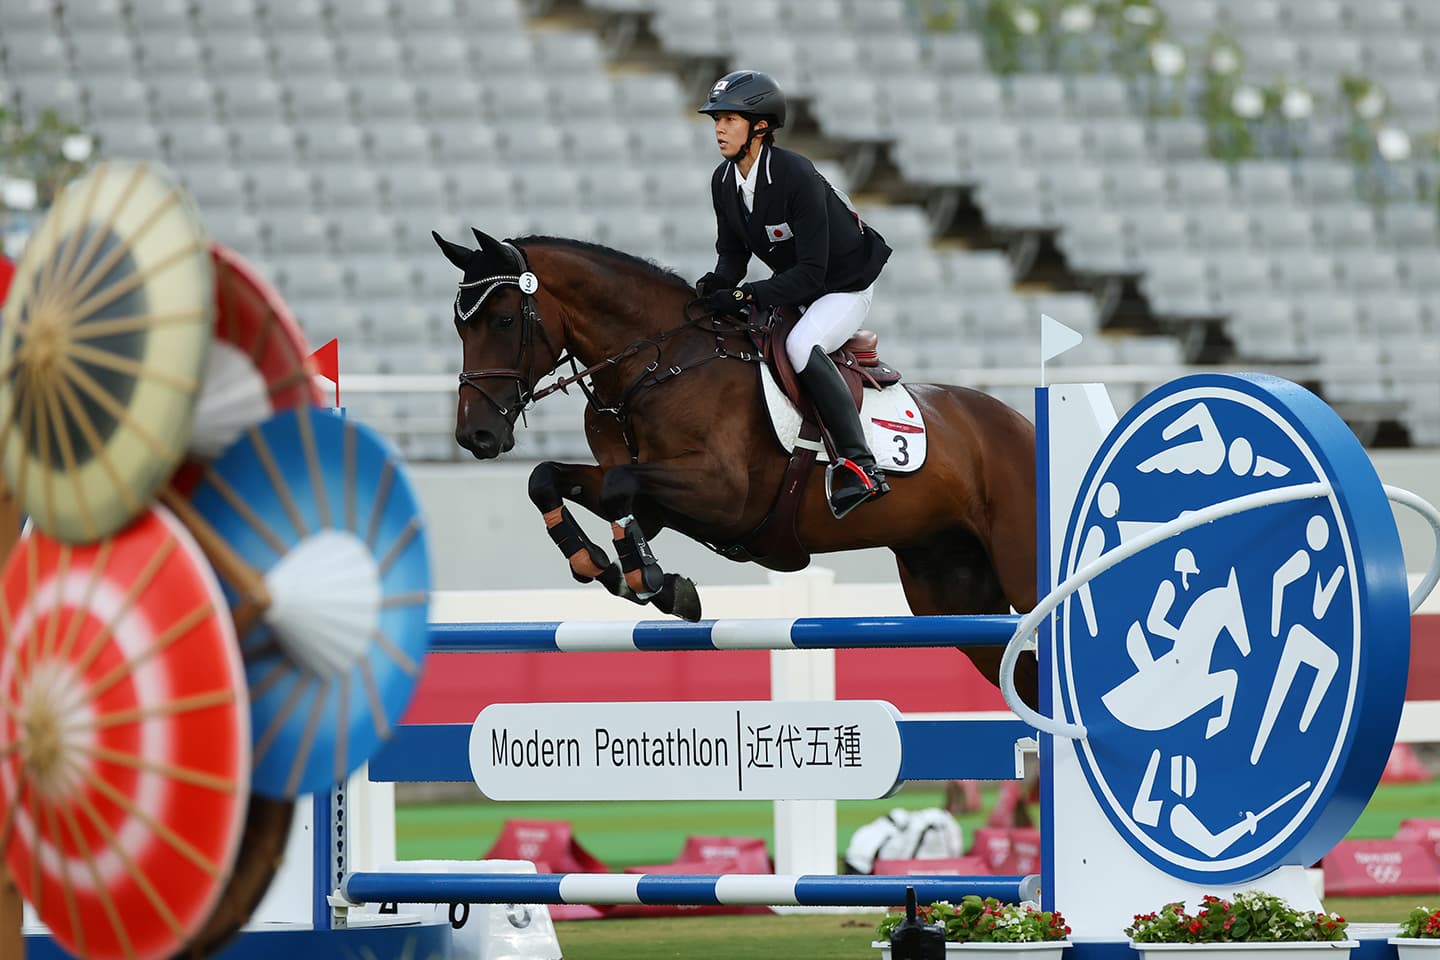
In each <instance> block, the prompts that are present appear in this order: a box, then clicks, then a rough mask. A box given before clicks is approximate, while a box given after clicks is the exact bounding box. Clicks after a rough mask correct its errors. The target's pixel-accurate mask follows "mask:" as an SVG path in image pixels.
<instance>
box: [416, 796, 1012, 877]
mask: <svg viewBox="0 0 1440 960" xmlns="http://www.w3.org/2000/svg"><path fill="white" fill-rule="evenodd" d="M941 803H942V793H941V791H940V789H939V788H938V787H937V788H930V789H925V788H915V789H911V788H906V789H905V790H903V791H902V792H901V793H900V794H899V795H897V796H894V797H891V798H889V799H886V800H844V801H841V802H840V803H839V804H838V805H837V807H836V812H835V819H836V826H837V829H838V831H839V837H840V848H839V849H840V850H841V851H842V853H843V851H844V849H845V846H846V844H847V843H849V841H850V835H851V833H853V832H854V831H855V829H856V828H857V827H860V826H861V825H863V824H866V823H869V822H870V821H871V820H874V819H875V818H876V817H880V816H883V815H884V814H886V813H888V812H889V811H890V810H892V809H894V808H895V807H908V808H910V809H920V808H923V807H935V806H939V805H940V804H941ZM773 817H774V814H773V808H772V805H771V804H770V803H769V802H768V801H744V800H742V801H708V800H694V801H681V802H661V801H627V802H623V803H616V802H606V803H494V802H492V801H489V800H484V799H480V800H477V801H476V802H474V803H466V804H435V805H425V806H402V807H400V808H399V809H398V810H397V811H396V814H395V826H396V835H397V839H396V842H397V845H398V847H399V855H400V857H401V858H402V859H407V860H408V859H429V858H448V859H454V860H472V859H479V858H480V857H483V856H484V855H485V852H486V851H487V850H489V849H490V845H491V844H492V843H494V842H495V838H496V837H498V836H499V835H500V828H501V826H502V825H503V824H504V822H505V820H506V819H516V820H568V821H570V824H571V826H572V827H573V829H574V831H575V836H576V838H577V839H578V840H579V841H580V844H581V845H582V846H583V847H585V849H587V850H589V851H590V852H591V853H593V854H595V856H597V857H599V858H600V859H601V860H602V861H604V862H605V864H607V865H608V866H611V867H614V868H615V869H624V868H625V867H631V866H639V865H643V864H654V863H669V862H670V861H672V860H674V859H675V855H676V854H678V853H679V852H680V848H681V847H682V846H683V845H684V842H685V838H686V837H687V836H690V835H691V834H700V835H705V836H744V837H764V838H765V841H766V843H767V844H770V845H771V848H772V849H773V848H774V841H775V837H774V833H775V831H774V819H773ZM984 818H985V815H984V813H976V814H971V815H967V816H964V817H960V818H959V820H960V826H961V828H962V829H963V830H964V831H965V833H966V835H967V836H969V833H970V831H971V830H973V829H974V828H975V827H976V826H979V825H980V824H981V823H982V822H983V821H984Z"/></svg>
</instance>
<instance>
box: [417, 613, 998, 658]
mask: <svg viewBox="0 0 1440 960" xmlns="http://www.w3.org/2000/svg"><path fill="white" fill-rule="evenodd" d="M1019 623H1020V618H1019V617H1018V616H1014V615H1010V614H985V615H975V616H933V617H801V618H799V619H744V618H737V619H727V620H701V621H699V622H698V623H684V622H680V621H673V620H640V621H636V620H613V621H611V620H595V621H586V620H569V621H558V620H556V621H537V622H531V623H432V624H430V652H431V653H555V652H569V653H574V652H580V651H597V652H598V651H615V650H826V649H837V650H847V649H861V648H887V647H956V646H994V647H1003V646H1005V644H1006V643H1007V642H1008V641H1009V639H1010V637H1011V635H1012V634H1013V633H1014V632H1015V628H1016V626H1018V625H1019Z"/></svg>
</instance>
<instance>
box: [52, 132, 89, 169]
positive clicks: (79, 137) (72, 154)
mask: <svg viewBox="0 0 1440 960" xmlns="http://www.w3.org/2000/svg"><path fill="white" fill-rule="evenodd" d="M94 149H95V141H94V140H92V139H91V138H90V135H89V134H88V133H72V134H70V136H68V137H66V138H65V139H64V140H62V141H60V152H61V153H62V154H64V155H65V159H66V160H69V161H70V162H71V163H84V162H85V161H86V160H89V159H90V154H91V153H92V152H93V151H94Z"/></svg>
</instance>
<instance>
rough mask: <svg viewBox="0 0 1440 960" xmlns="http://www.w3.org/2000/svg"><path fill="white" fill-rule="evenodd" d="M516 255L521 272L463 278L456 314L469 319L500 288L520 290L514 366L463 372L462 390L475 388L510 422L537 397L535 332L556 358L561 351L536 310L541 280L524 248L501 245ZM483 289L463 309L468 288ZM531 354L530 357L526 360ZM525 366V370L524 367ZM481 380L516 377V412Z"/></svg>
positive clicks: (503, 242)
mask: <svg viewBox="0 0 1440 960" xmlns="http://www.w3.org/2000/svg"><path fill="white" fill-rule="evenodd" d="M500 245H501V246H502V247H504V248H505V249H506V250H508V251H509V252H510V254H511V255H512V256H513V257H514V258H515V263H516V266H518V267H519V268H520V269H519V272H518V273H514V274H496V275H495V276H493V277H485V278H484V279H481V280H472V281H470V282H469V283H465V282H464V281H461V283H460V289H459V290H458V291H457V292H456V293H455V316H457V317H458V318H460V320H461V321H462V322H463V321H468V320H469V319H470V318H471V317H473V316H474V315H475V314H476V313H477V312H478V311H479V310H480V308H481V307H482V306H484V304H485V301H486V300H488V299H489V298H490V295H491V294H492V293H494V292H495V291H496V290H498V289H500V288H501V287H518V288H519V289H520V350H519V352H518V353H517V354H516V356H515V366H514V367H496V368H494V369H488V370H462V371H460V390H461V391H462V392H463V391H464V389H465V388H466V387H470V388H472V389H473V390H474V391H475V392H476V393H478V394H480V396H482V397H484V398H485V399H486V400H487V401H488V402H489V403H490V405H491V406H492V407H494V408H495V409H496V410H497V411H498V412H499V414H500V416H502V417H505V418H506V419H507V420H509V421H510V422H511V423H514V422H515V418H516V417H518V416H519V415H520V414H521V413H523V412H524V411H525V408H526V407H527V406H529V405H530V403H531V401H532V400H533V399H534V392H535V380H534V377H533V376H532V375H531V374H532V373H533V372H534V368H535V355H534V354H535V339H536V338H535V332H536V331H537V330H538V331H539V332H540V337H541V338H543V339H544V341H545V346H546V348H547V349H549V351H550V353H551V354H552V355H554V356H555V357H556V358H557V359H558V358H559V356H560V354H559V351H557V350H556V349H555V344H554V343H552V342H551V340H550V334H549V333H548V332H546V330H545V325H544V324H543V323H541V322H540V314H539V312H538V311H537V310H536V309H535V291H536V290H539V289H540V281H539V279H538V278H537V277H536V276H535V274H534V273H532V272H531V271H530V263H529V261H528V260H526V259H525V251H523V250H521V249H520V248H519V247H517V246H515V245H514V244H512V243H510V242H509V241H508V240H506V241H502V242H501V244H500ZM476 287H479V288H480V296H479V297H478V298H477V299H476V300H475V303H474V304H472V305H471V307H470V309H469V310H465V309H462V307H461V305H460V298H461V297H462V296H464V294H465V291H466V290H472V289H474V288H476ZM527 357H528V359H527ZM522 366H523V367H525V368H526V369H525V370H524V371H523V372H522V371H521V369H520V368H521V367H522ZM482 380H514V381H515V382H516V383H518V384H520V400H519V406H518V407H516V409H515V412H514V414H512V413H511V411H510V409H509V408H508V407H506V406H505V405H504V404H502V403H500V402H499V401H498V400H496V399H495V398H494V397H492V396H491V395H490V394H489V393H487V392H486V391H485V390H484V388H482V387H481V386H480V382H481V381H482Z"/></svg>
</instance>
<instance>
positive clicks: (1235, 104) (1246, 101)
mask: <svg viewBox="0 0 1440 960" xmlns="http://www.w3.org/2000/svg"><path fill="white" fill-rule="evenodd" d="M1230 109H1231V110H1234V111H1235V115H1236V116H1239V117H1244V118H1245V119H1246V120H1253V119H1255V118H1256V117H1258V116H1260V114H1262V113H1264V112H1265V97H1264V96H1263V95H1262V94H1261V93H1260V91H1259V90H1256V89H1255V88H1254V87H1252V86H1248V85H1247V86H1243V87H1239V88H1237V89H1236V91H1235V94H1234V96H1232V97H1231V98H1230Z"/></svg>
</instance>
